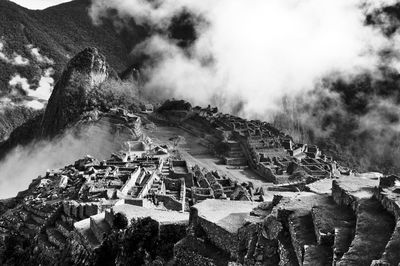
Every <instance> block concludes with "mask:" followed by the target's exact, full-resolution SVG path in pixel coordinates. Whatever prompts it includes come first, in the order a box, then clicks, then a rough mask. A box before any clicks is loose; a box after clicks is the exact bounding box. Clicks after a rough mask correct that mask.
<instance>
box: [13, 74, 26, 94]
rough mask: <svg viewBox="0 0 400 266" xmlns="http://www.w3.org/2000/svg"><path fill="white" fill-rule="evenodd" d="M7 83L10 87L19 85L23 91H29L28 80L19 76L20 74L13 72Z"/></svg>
mask: <svg viewBox="0 0 400 266" xmlns="http://www.w3.org/2000/svg"><path fill="white" fill-rule="evenodd" d="M8 84H9V85H10V86H11V87H17V86H20V87H21V89H22V90H24V91H25V92H27V93H28V92H29V90H30V85H29V82H28V79H26V78H23V77H21V75H20V74H15V75H14V76H13V77H12V78H11V80H10V81H9V82H8Z"/></svg>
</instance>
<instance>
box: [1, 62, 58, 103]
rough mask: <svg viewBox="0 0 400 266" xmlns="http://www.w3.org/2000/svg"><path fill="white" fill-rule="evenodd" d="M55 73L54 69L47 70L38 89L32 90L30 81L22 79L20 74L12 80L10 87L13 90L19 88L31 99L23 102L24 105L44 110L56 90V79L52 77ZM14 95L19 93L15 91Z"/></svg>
mask: <svg viewBox="0 0 400 266" xmlns="http://www.w3.org/2000/svg"><path fill="white" fill-rule="evenodd" d="M53 73H54V69H53V68H48V69H46V70H45V71H44V74H43V75H42V76H41V78H40V80H39V86H38V87H37V88H36V89H31V88H30V87H31V86H30V84H29V82H28V79H26V78H23V77H21V75H20V74H18V73H17V74H15V75H14V76H13V77H12V78H11V80H10V81H9V85H10V86H11V87H12V88H16V87H17V86H19V87H20V88H21V89H22V90H23V91H24V92H25V93H26V95H27V96H28V97H29V99H27V100H24V101H23V102H22V103H23V105H25V106H27V107H30V108H33V109H42V108H44V103H45V102H46V101H47V100H48V99H49V98H50V95H51V93H52V91H53V88H54V79H53V78H52V77H51V75H52V74H53ZM13 93H14V94H16V93H18V92H16V91H15V90H14V91H13Z"/></svg>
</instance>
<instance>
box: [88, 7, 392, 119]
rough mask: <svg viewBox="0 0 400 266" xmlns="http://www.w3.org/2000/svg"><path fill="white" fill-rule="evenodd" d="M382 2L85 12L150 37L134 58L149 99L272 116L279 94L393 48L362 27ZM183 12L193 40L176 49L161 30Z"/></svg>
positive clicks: (350, 70) (348, 71) (351, 69)
mask: <svg viewBox="0 0 400 266" xmlns="http://www.w3.org/2000/svg"><path fill="white" fill-rule="evenodd" d="M385 4H387V1H379V3H374V2H372V1H361V0H358V1H348V0H335V1H333V0H332V1H321V0H303V1H299V0H268V1H265V0H254V1H251V2H249V1H247V0H235V1H232V0H218V1H214V0H203V1H189V0H177V1H172V0H159V1H141V0H132V1H128V0H125V1H124V0H107V1H106V0H95V1H93V3H92V6H91V9H90V11H89V13H90V15H91V16H92V18H93V21H94V22H95V23H101V19H102V18H103V17H105V16H107V14H109V12H107V11H109V9H111V8H113V9H116V10H117V11H118V15H119V17H120V18H121V19H122V20H127V19H128V18H134V19H135V21H136V22H137V23H140V24H144V25H149V26H150V27H152V28H153V29H155V30H154V32H156V33H155V34H153V35H151V36H150V37H149V38H148V39H147V40H145V41H144V42H143V43H141V44H140V45H138V46H137V47H136V48H135V50H134V51H133V54H134V55H139V54H141V53H145V54H148V55H149V56H150V58H152V59H153V60H152V61H150V63H149V64H148V65H147V66H146V67H145V68H144V74H145V76H146V77H147V79H148V82H147V83H146V84H145V87H146V89H147V90H148V91H152V92H154V91H155V92H156V93H154V94H158V95H160V94H163V92H164V96H166V97H177V98H184V99H187V100H190V101H192V102H193V103H195V104H201V105H207V104H209V103H213V104H218V105H222V110H224V111H228V112H229V111H232V110H233V109H234V108H233V107H235V106H237V105H238V104H239V103H240V105H242V106H243V109H242V112H241V114H242V115H245V116H247V117H259V116H265V115H268V114H271V113H272V112H274V111H275V110H277V109H278V108H279V106H280V104H281V99H282V97H284V96H286V95H295V94H299V93H304V92H306V91H310V90H312V89H314V87H315V84H316V83H318V81H319V80H321V79H322V78H323V77H324V76H327V75H330V74H332V73H339V74H341V75H343V76H348V77H351V76H353V75H356V74H358V73H361V72H365V71H367V72H370V73H374V72H376V71H377V69H378V67H379V66H380V64H381V58H380V55H379V53H380V51H382V49H391V48H392V47H393V45H396V44H397V41H396V42H394V41H393V39H389V38H387V37H386V36H385V35H384V34H383V33H382V32H381V31H380V30H379V29H377V28H375V27H370V26H367V25H366V24H365V13H366V12H368V11H369V10H373V9H374V8H377V7H380V6H383V5H385ZM183 11H186V12H189V13H191V14H193V16H194V17H200V18H202V19H201V20H200V21H204V23H198V21H194V23H195V25H194V27H195V30H196V34H197V38H196V40H195V42H194V43H193V45H192V46H190V47H188V48H185V49H182V48H181V47H180V46H178V43H177V40H174V39H172V38H171V37H170V34H168V32H164V30H167V29H168V27H169V26H170V25H171V23H172V19H173V18H174V17H176V16H178V15H179V14H180V13H181V12H183Z"/></svg>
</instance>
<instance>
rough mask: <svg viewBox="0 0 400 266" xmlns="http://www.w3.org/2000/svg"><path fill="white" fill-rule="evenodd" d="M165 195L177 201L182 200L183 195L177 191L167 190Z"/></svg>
mask: <svg viewBox="0 0 400 266" xmlns="http://www.w3.org/2000/svg"><path fill="white" fill-rule="evenodd" d="M165 194H166V195H167V196H171V197H174V198H175V199H176V200H180V195H181V193H180V191H177V190H166V191H165Z"/></svg>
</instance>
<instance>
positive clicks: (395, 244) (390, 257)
mask: <svg viewBox="0 0 400 266" xmlns="http://www.w3.org/2000/svg"><path fill="white" fill-rule="evenodd" d="M385 263H386V264H385ZM399 263H400V221H397V224H396V227H395V228H394V231H393V233H392V236H391V237H390V240H389V242H388V243H387V245H386V247H385V251H384V252H383V255H382V257H381V259H380V260H378V261H374V263H372V264H371V265H398V264H399Z"/></svg>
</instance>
